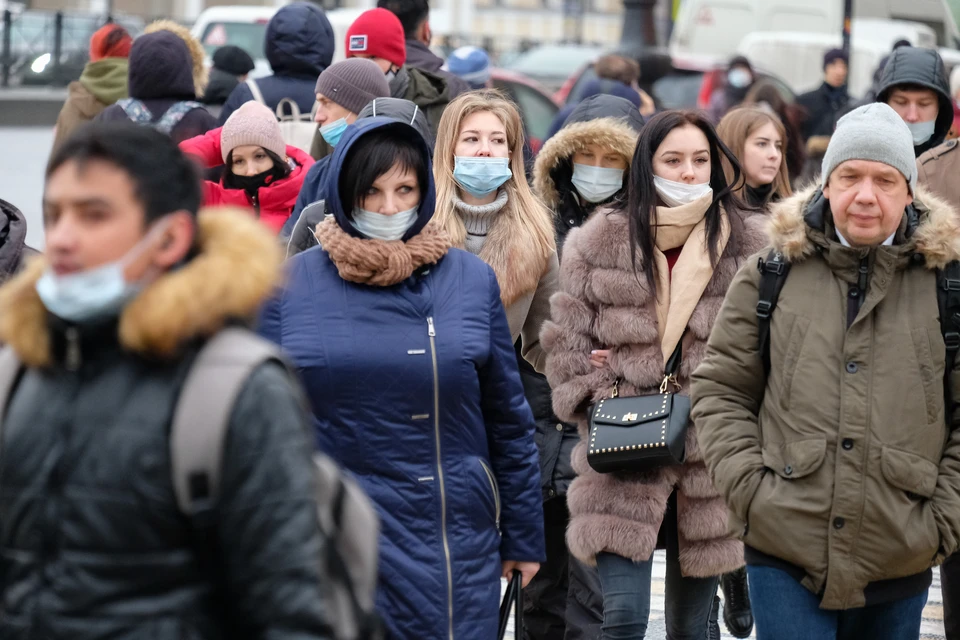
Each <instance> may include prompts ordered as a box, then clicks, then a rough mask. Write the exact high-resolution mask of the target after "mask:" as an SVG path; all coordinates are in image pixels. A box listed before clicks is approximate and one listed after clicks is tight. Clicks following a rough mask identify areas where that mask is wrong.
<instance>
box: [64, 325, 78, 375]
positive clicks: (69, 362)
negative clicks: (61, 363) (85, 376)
mask: <svg viewBox="0 0 960 640" xmlns="http://www.w3.org/2000/svg"><path fill="white" fill-rule="evenodd" d="M66 337H67V353H66V358H65V360H66V362H65V365H66V367H67V370H68V371H77V370H78V369H80V361H81V356H80V331H79V330H78V329H77V328H76V327H67V330H66Z"/></svg>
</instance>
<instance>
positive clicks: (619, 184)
mask: <svg viewBox="0 0 960 640" xmlns="http://www.w3.org/2000/svg"><path fill="white" fill-rule="evenodd" d="M570 182H572V183H573V186H574V188H576V190H577V193H579V194H580V197H581V198H583V199H584V200H586V201H587V202H593V203H597V202H603V201H604V200H606V199H607V198H609V197H610V196H612V195H613V194H615V193H616V192H617V191H620V189H622V188H623V169H608V168H605V167H594V166H592V165H588V164H579V163H577V162H574V163H573V177H572V178H571V179H570Z"/></svg>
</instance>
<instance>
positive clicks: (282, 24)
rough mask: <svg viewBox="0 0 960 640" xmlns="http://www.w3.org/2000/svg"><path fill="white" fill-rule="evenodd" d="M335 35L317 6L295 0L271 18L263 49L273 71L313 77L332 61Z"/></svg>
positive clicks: (328, 21)
mask: <svg viewBox="0 0 960 640" xmlns="http://www.w3.org/2000/svg"><path fill="white" fill-rule="evenodd" d="M335 38H336V36H335V35H334V33H333V26H331V25H330V20H328V19H327V15H326V14H325V13H324V12H323V10H322V9H321V8H320V7H317V6H315V5H312V4H308V3H306V2H295V3H293V4H290V5H287V6H285V7H283V8H282V9H280V10H279V11H277V13H276V14H274V16H273V19H271V20H270V24H269V25H267V35H266V38H265V41H264V45H263V51H264V53H265V54H266V56H267V61H268V62H270V68H271V69H273V72H274V73H275V74H277V75H288V76H304V77H307V78H311V79H313V80H316V79H317V76H319V75H320V74H321V73H323V72H324V70H325V69H326V68H327V67H329V66H330V63H331V62H332V61H333V50H334V43H335V42H336V40H335Z"/></svg>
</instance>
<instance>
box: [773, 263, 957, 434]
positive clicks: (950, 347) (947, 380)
mask: <svg viewBox="0 0 960 640" xmlns="http://www.w3.org/2000/svg"><path fill="white" fill-rule="evenodd" d="M757 268H758V269H759V270H760V285H759V287H758V295H757V349H758V350H759V351H760V355H761V357H762V358H763V371H764V373H765V374H766V375H767V376H769V375H770V318H771V316H772V315H773V312H774V310H775V309H776V308H777V301H778V300H779V299H780V292H781V291H783V285H784V284H785V283H786V281H787V276H788V275H789V274H790V263H789V262H787V260H786V259H785V258H784V255H783V254H782V253H781V252H779V251H777V250H776V249H773V250H771V251H770V253H768V254H767V258H766V259H763V258H760V259H759V260H758V261H757ZM937 307H938V308H939V311H940V332H941V334H942V335H943V342H944V344H945V345H946V361H945V365H944V373H943V399H944V414H945V417H946V420H947V426H948V427H949V426H950V420H951V417H952V416H953V412H954V398H953V393H952V388H951V374H952V372H953V366H954V363H955V362H956V359H957V352H958V351H960V261H958V260H954V261H952V262H949V263H947V265H946V267H945V268H943V269H937Z"/></svg>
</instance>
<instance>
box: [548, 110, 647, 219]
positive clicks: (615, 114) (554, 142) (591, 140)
mask: <svg viewBox="0 0 960 640" xmlns="http://www.w3.org/2000/svg"><path fill="white" fill-rule="evenodd" d="M643 123H644V121H643V116H641V115H640V112H639V111H638V110H637V108H636V107H635V106H633V104H632V103H631V102H630V101H629V100H625V99H624V98H617V97H615V96H610V95H597V96H593V97H592V98H587V99H586V100H584V101H583V102H581V103H580V104H579V105H577V108H576V109H574V110H573V112H572V113H571V114H570V116H569V117H568V118H567V120H566V122H565V123H564V125H563V128H562V129H560V131H558V132H557V133H556V135H554V136H553V137H552V138H550V139H549V140H548V141H547V142H546V144H544V145H543V148H542V149H541V150H540V153H539V155H537V160H536V163H535V164H534V167H533V186H534V189H536V191H537V193H539V194H540V197H541V198H542V199H543V202H544V204H546V205H547V206H548V207H550V208H551V209H555V208H556V206H557V205H558V204H559V203H560V200H561V199H562V197H563V193H564V192H566V191H569V190H570V189H572V186H571V185H570V177H571V175H572V173H573V166H572V163H571V158H572V157H573V155H574V154H575V153H576V152H577V151H580V150H582V149H584V148H585V147H586V146H587V145H589V144H598V145H602V146H604V147H609V148H611V149H614V150H615V151H616V152H617V153H619V154H620V155H622V156H623V157H624V159H625V160H626V161H627V172H628V173H629V171H630V162H631V160H632V159H633V152H634V149H635V148H636V146H637V138H639V137H640V129H642V128H643ZM625 175H626V174H625Z"/></svg>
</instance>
